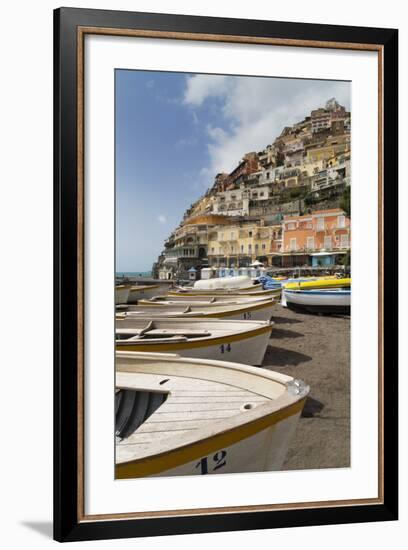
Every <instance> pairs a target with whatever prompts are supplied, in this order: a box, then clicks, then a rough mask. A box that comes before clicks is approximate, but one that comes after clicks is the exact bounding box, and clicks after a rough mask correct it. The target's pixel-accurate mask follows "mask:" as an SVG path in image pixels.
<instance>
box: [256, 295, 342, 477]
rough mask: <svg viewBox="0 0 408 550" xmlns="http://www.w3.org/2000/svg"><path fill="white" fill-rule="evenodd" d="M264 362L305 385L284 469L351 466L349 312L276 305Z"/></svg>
mask: <svg viewBox="0 0 408 550" xmlns="http://www.w3.org/2000/svg"><path fill="white" fill-rule="evenodd" d="M272 320H273V321H274V323H275V326H274V330H273V331H272V336H271V340H270V345H269V347H268V349H267V352H266V354H265V358H264V363H263V367H264V368H267V369H271V370H275V371H278V372H282V373H284V374H288V375H290V376H293V377H295V378H301V379H302V380H304V381H305V382H306V383H307V384H309V386H310V388H311V391H310V394H309V397H308V399H307V401H306V405H305V408H304V410H303V413H302V417H301V419H300V421H299V424H298V427H297V431H296V435H295V438H294V440H293V441H292V444H291V447H290V448H289V451H288V455H287V458H286V462H285V465H284V469H287V470H300V469H311V468H341V467H348V466H349V465H350V317H349V316H340V315H339V316H334V315H312V314H301V313H295V312H293V311H291V310H290V309H287V308H284V307H282V306H281V305H277V306H276V309H275V311H274V314H273V317H272Z"/></svg>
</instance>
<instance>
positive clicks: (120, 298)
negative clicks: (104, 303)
mask: <svg viewBox="0 0 408 550" xmlns="http://www.w3.org/2000/svg"><path fill="white" fill-rule="evenodd" d="M129 292H130V285H116V286H115V304H127V301H128V298H129Z"/></svg>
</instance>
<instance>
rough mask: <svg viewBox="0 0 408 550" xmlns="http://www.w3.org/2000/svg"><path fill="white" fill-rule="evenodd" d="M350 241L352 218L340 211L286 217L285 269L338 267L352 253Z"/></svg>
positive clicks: (283, 243) (283, 234)
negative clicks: (343, 258)
mask: <svg viewBox="0 0 408 550" xmlns="http://www.w3.org/2000/svg"><path fill="white" fill-rule="evenodd" d="M350 240H351V228H350V218H348V217H347V216H346V215H345V212H344V211H343V210H341V209H340V208H334V209H330V210H316V211H315V212H313V213H311V214H307V215H304V216H284V218H283V224H282V250H281V253H282V266H283V267H292V266H304V265H311V266H314V267H316V266H324V265H336V264H338V263H340V261H341V257H342V256H344V255H345V254H346V253H347V251H348V250H349V249H350Z"/></svg>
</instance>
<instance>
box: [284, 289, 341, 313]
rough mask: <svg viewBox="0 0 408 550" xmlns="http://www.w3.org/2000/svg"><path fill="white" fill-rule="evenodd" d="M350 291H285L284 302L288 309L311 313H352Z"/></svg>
mask: <svg viewBox="0 0 408 550" xmlns="http://www.w3.org/2000/svg"><path fill="white" fill-rule="evenodd" d="M350 297H351V290H350V289H341V288H330V289H319V290H295V289H286V288H285V289H284V290H283V295H282V300H284V301H285V303H286V305H287V307H289V308H291V309H295V310H305V311H309V312H311V313H350Z"/></svg>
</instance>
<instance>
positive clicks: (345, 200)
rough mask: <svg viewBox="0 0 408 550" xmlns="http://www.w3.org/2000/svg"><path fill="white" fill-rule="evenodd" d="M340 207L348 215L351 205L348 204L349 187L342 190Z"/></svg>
mask: <svg viewBox="0 0 408 550" xmlns="http://www.w3.org/2000/svg"><path fill="white" fill-rule="evenodd" d="M340 208H342V209H343V210H344V212H345V213H346V214H347V216H350V213H351V205H350V187H346V188H345V190H344V191H343V195H342V196H341V200H340Z"/></svg>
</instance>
